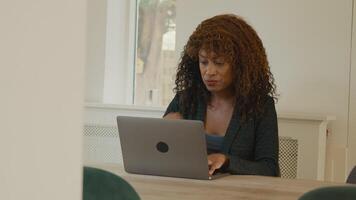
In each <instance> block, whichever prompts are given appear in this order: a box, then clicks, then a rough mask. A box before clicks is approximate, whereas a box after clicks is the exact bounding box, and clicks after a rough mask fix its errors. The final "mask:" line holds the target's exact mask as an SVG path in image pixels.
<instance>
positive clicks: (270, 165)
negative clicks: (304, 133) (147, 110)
mask: <svg viewBox="0 0 356 200" xmlns="http://www.w3.org/2000/svg"><path fill="white" fill-rule="evenodd" d="M206 108H207V106H206V104H205V103H204V102H202V101H201V102H198V106H197V111H196V113H195V114H194V115H190V116H183V117H184V119H191V120H200V121H203V122H204V121H205V115H206ZM263 109H264V112H263V115H262V116H259V117H256V116H254V117H250V118H249V119H248V120H247V121H245V122H244V123H242V122H241V121H240V119H239V109H238V107H235V108H234V112H233V115H232V117H231V120H230V123H229V126H228V128H227V131H226V134H225V136H224V140H223V143H222V148H221V153H223V154H225V155H226V156H228V157H229V165H228V166H227V167H226V171H228V172H230V173H231V174H249V175H264V176H280V171H279V163H278V154H279V140H278V125H277V114H276V109H275V106H274V100H273V98H272V97H269V96H268V97H267V98H266V101H265V105H264V108H263ZM171 112H180V109H179V97H178V95H176V96H175V97H174V99H173V100H172V102H171V103H170V104H169V106H168V108H167V110H166V112H165V114H164V115H167V114H168V113H171Z"/></svg>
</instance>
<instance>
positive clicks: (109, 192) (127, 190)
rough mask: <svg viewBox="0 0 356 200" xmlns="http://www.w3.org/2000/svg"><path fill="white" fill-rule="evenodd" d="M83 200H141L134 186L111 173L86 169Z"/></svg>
mask: <svg viewBox="0 0 356 200" xmlns="http://www.w3.org/2000/svg"><path fill="white" fill-rule="evenodd" d="M83 200H140V197H139V196H138V194H137V193H136V191H135V190H134V189H133V188H132V186H131V185H130V184H129V183H127V182H126V181H125V180H124V179H122V178H120V177H119V176H117V175H115V174H112V173H110V172H107V171H104V170H101V169H97V168H92V167H84V174H83Z"/></svg>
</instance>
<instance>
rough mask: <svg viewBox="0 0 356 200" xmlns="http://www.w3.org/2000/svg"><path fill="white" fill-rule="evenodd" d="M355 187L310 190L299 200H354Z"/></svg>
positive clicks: (355, 195)
mask: <svg viewBox="0 0 356 200" xmlns="http://www.w3.org/2000/svg"><path fill="white" fill-rule="evenodd" d="M355 199H356V186H332V187H322V188H317V189H314V190H311V191H309V192H307V193H305V194H303V195H302V196H301V197H300V198H299V200H355Z"/></svg>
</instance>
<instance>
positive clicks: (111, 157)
mask: <svg viewBox="0 0 356 200" xmlns="http://www.w3.org/2000/svg"><path fill="white" fill-rule="evenodd" d="M83 143H84V153H83V157H84V163H122V158H121V148H120V139H119V134H118V131H117V128H116V127H114V126H98V125H85V126H84V141H83Z"/></svg>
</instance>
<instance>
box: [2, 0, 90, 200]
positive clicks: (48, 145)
mask: <svg viewBox="0 0 356 200" xmlns="http://www.w3.org/2000/svg"><path fill="white" fill-rule="evenodd" d="M85 23H86V1H84V0H78V1H72V0H61V1H55V0H31V1H27V0H2V1H1V2H0V24H1V31H0V44H1V45H0V55H1V59H0V135H1V139H0V163H1V164H0V199H4V200H5V199H6V200H18V199H30V200H32V199H36V200H42V199H43V200H48V199H51V200H55V199H58V200H63V199H66V200H70V199H73V200H74V199H77V200H79V199H81V187H82V186H81V185H82V175H81V174H82V107H83V103H82V102H83V99H84V96H83V91H84V87H83V82H84V62H85V34H86V33H85V25H86V24H85Z"/></svg>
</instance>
